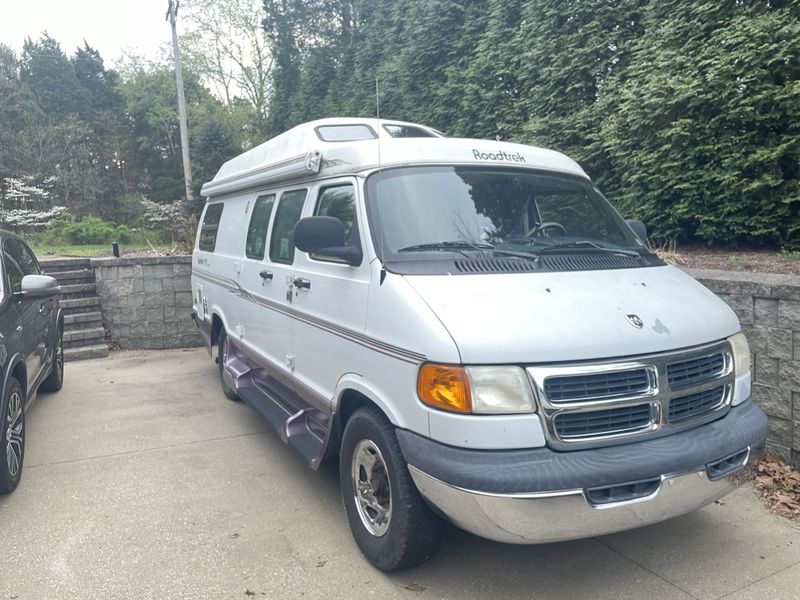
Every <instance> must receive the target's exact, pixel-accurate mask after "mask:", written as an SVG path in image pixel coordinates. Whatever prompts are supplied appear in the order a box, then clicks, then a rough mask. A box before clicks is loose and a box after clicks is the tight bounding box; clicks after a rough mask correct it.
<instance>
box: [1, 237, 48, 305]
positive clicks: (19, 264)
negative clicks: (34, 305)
mask: <svg viewBox="0 0 800 600" xmlns="http://www.w3.org/2000/svg"><path fill="white" fill-rule="evenodd" d="M3 264H4V265H5V268H6V272H7V273H8V278H9V280H10V283H11V289H12V291H14V292H19V291H20V289H21V287H22V278H23V277H24V276H25V275H39V274H41V270H40V269H39V263H38V262H37V261H36V258H35V257H34V256H33V252H31V251H30V250H29V249H28V247H27V246H26V245H25V244H23V243H22V242H20V241H19V240H15V239H13V238H12V239H8V240H6V241H5V243H4V244H3Z"/></svg>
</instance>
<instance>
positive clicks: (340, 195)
mask: <svg viewBox="0 0 800 600" xmlns="http://www.w3.org/2000/svg"><path fill="white" fill-rule="evenodd" d="M314 214H315V215H316V216H321V217H336V218H337V219H339V220H340V221H341V222H342V223H344V245H345V246H352V245H356V246H358V245H359V243H358V227H357V222H356V192H355V188H353V186H352V185H351V184H346V185H338V186H336V187H329V188H325V189H323V190H322V191H321V192H320V194H319V200H317V208H316V209H315V211H314ZM354 231H355V233H354ZM354 235H355V238H356V239H355V240H354V239H353V237H354ZM312 256H313V258H323V259H324V257H323V256H319V255H312ZM337 262H338V261H337Z"/></svg>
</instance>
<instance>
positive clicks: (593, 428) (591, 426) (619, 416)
mask: <svg viewBox="0 0 800 600" xmlns="http://www.w3.org/2000/svg"><path fill="white" fill-rule="evenodd" d="M651 423H652V408H651V406H650V404H638V405H635V406H622V407H619V408H609V409H604V410H593V411H587V412H566V413H561V414H558V415H556V417H555V428H556V432H557V433H558V437H560V438H561V439H562V440H568V439H575V438H583V437H590V436H595V435H610V434H613V433H627V432H631V431H636V430H642V429H646V428H648V427H649V426H650V424H651Z"/></svg>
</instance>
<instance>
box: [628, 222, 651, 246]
mask: <svg viewBox="0 0 800 600" xmlns="http://www.w3.org/2000/svg"><path fill="white" fill-rule="evenodd" d="M625 222H626V223H627V224H628V227H630V228H631V229H633V233H635V234H636V236H637V237H638V238H639V239H640V240H642V243H643V244H646V243H647V227H645V225H644V223H642V222H641V221H634V220H633V219H626V220H625Z"/></svg>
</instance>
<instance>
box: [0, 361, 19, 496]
mask: <svg viewBox="0 0 800 600" xmlns="http://www.w3.org/2000/svg"><path fill="white" fill-rule="evenodd" d="M0 426H1V427H2V430H0V494H10V493H11V492H13V491H14V490H15V489H16V488H17V485H19V480H20V477H22V463H23V462H24V459H25V392H23V391H22V386H21V385H20V384H19V382H18V381H17V380H16V379H14V378H13V377H12V378H11V379H9V380H8V390H7V391H6V393H5V395H4V396H3V398H2V400H0ZM12 431H13V434H12Z"/></svg>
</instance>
